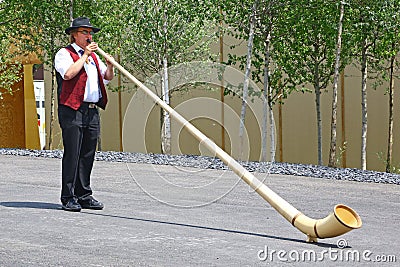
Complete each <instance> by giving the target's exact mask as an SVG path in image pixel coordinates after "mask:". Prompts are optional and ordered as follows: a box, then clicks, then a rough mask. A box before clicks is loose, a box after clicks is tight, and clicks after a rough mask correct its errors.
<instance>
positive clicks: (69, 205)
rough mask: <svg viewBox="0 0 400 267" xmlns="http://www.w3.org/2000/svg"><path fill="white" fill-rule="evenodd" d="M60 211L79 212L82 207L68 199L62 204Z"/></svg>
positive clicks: (72, 199)
mask: <svg viewBox="0 0 400 267" xmlns="http://www.w3.org/2000/svg"><path fill="white" fill-rule="evenodd" d="M62 209H63V210H66V211H77V212H79V211H81V209H82V207H81V205H79V203H78V202H76V200H75V198H71V199H69V200H68V201H67V202H65V203H64V202H63V203H62Z"/></svg>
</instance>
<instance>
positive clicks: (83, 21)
mask: <svg viewBox="0 0 400 267" xmlns="http://www.w3.org/2000/svg"><path fill="white" fill-rule="evenodd" d="M79 27H84V28H91V29H93V31H94V32H95V33H96V32H98V31H100V29H99V28H96V27H93V26H92V24H90V21H89V19H88V18H86V17H79V18H76V19H74V20H73V21H72V22H71V26H70V27H68V28H66V29H65V33H66V34H69V33H70V32H71V30H73V29H78V28H79Z"/></svg>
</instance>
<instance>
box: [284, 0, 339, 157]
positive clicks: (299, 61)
mask: <svg viewBox="0 0 400 267" xmlns="http://www.w3.org/2000/svg"><path fill="white" fill-rule="evenodd" d="M334 7H335V5H334V4H333V3H332V2H326V1H322V0H317V1H304V0H299V1H293V2H291V5H289V8H288V9H287V21H286V22H287V26H288V29H289V32H290V33H291V38H287V39H285V40H283V41H284V42H285V43H286V44H285V48H286V49H287V50H286V51H282V53H287V54H288V56H287V58H288V60H287V61H286V62H282V64H283V65H282V67H283V70H284V71H285V73H287V75H294V76H296V77H300V78H299V79H300V80H301V82H302V83H303V84H311V85H312V87H313V89H314V94H315V110H316V118H317V138H318V140H317V142H318V165H322V164H323V161H322V117H321V100H320V99H321V93H322V91H323V90H326V88H327V86H328V84H329V83H330V82H331V79H332V75H333V73H334V62H335V47H336V45H335V43H336V41H335V36H337V34H336V32H337V29H336V24H334V23H332V21H338V19H337V17H338V13H337V12H334V11H335V8H334Z"/></svg>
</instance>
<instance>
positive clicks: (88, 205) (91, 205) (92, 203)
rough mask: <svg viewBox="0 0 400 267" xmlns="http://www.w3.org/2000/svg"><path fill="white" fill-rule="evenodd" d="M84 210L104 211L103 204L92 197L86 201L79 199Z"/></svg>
mask: <svg viewBox="0 0 400 267" xmlns="http://www.w3.org/2000/svg"><path fill="white" fill-rule="evenodd" d="M78 202H79V204H81V207H82V209H92V210H102V209H103V208H104V205H103V203H101V202H100V201H97V200H96V199H94V197H92V196H88V197H86V198H85V199H79V200H78Z"/></svg>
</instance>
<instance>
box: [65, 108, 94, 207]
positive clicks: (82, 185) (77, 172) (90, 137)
mask: <svg viewBox="0 0 400 267" xmlns="http://www.w3.org/2000/svg"><path fill="white" fill-rule="evenodd" d="M58 119H59V122H60V126H61V130H62V139H63V144H64V155H63V159H62V185H61V201H62V202H66V201H68V200H69V199H71V198H77V199H85V197H87V196H90V195H92V189H91V187H90V174H91V172H92V168H93V162H94V156H95V153H96V147H97V139H98V137H99V134H100V120H99V112H98V110H97V108H89V104H88V103H82V105H81V107H80V108H79V109H78V110H74V109H72V108H70V107H68V106H64V105H59V107H58Z"/></svg>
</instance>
